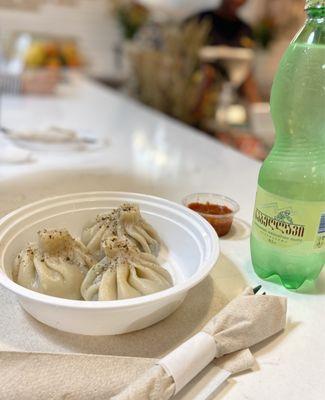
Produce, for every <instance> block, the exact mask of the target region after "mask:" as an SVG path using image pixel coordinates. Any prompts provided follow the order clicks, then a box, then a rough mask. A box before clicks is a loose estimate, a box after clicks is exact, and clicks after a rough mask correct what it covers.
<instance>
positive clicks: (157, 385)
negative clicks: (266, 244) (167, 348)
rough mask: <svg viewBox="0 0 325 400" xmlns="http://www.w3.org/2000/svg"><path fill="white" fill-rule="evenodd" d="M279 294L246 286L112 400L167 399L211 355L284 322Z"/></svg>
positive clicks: (273, 331) (256, 338)
mask: <svg viewBox="0 0 325 400" xmlns="http://www.w3.org/2000/svg"><path fill="white" fill-rule="evenodd" d="M286 310H287V302H286V299H285V298H283V297H276V296H267V295H266V296H259V295H256V296H255V295H254V291H253V289H251V288H247V289H246V290H245V291H244V292H243V293H242V294H241V295H240V296H238V297H237V298H235V299H234V300H232V301H231V302H230V303H229V304H228V305H227V306H226V307H225V308H224V309H223V310H221V312H219V313H218V314H217V315H216V316H215V317H213V318H212V319H211V320H210V321H209V322H208V324H207V325H206V326H205V327H204V328H203V330H202V331H201V332H199V333H198V334H196V335H195V336H193V337H192V338H190V339H189V340H188V341H186V342H185V343H183V344H182V345H181V346H179V347H178V348H177V349H175V350H174V351H172V352H171V353H169V354H168V355H167V356H165V357H164V358H162V359H161V360H159V361H158V362H157V365H155V366H154V367H152V368H151V369H150V370H149V371H147V372H146V373H145V374H143V375H142V376H141V377H140V378H139V379H137V380H136V381H135V382H133V383H132V384H131V385H129V386H128V387H127V388H126V389H125V390H123V391H122V392H121V393H120V394H118V395H117V396H114V397H112V400H147V399H150V400H168V399H171V398H172V397H173V396H175V395H176V394H177V393H178V392H180V391H181V390H182V389H183V388H184V386H186V385H187V383H189V382H190V381H191V380H192V379H193V378H194V377H195V376H196V375H197V374H199V373H200V372H201V371H202V370H203V369H204V368H205V367H206V366H207V365H208V364H209V363H210V362H211V361H212V360H213V359H214V358H220V357H222V356H223V355H226V354H230V353H234V352H236V351H239V350H243V349H247V348H249V347H250V346H253V345H255V344H257V343H260V342H261V341H263V340H265V339H267V338H269V337H271V336H273V335H275V334H276V333H278V332H280V331H281V330H283V329H284V327H285V324H286Z"/></svg>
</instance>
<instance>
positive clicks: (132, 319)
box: [0, 192, 219, 335]
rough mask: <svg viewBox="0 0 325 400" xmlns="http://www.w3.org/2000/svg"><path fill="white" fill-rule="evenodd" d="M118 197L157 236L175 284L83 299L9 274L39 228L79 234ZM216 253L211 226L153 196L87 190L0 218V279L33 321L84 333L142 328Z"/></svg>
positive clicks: (197, 278)
mask: <svg viewBox="0 0 325 400" xmlns="http://www.w3.org/2000/svg"><path fill="white" fill-rule="evenodd" d="M123 202H135V203H137V204H138V205H139V206H140V209H141V213H142V214H143V216H144V217H145V219H146V220H147V221H148V222H149V223H151V224H152V225H153V226H154V228H155V229H156V230H157V231H158V233H159V235H160V236H161V238H162V240H163V242H164V244H165V246H166V247H165V248H164V249H163V251H162V254H161V255H160V257H162V258H163V259H164V265H165V266H166V268H167V269H168V270H169V271H170V272H171V274H172V276H173V278H174V281H175V285H174V286H173V287H172V288H170V289H167V290H164V291H162V292H158V293H154V294H152V295H149V296H143V297H138V298H134V299H128V300H116V301H98V302H88V301H79V300H67V299H62V298H57V297H52V296H47V295H44V294H41V293H37V292H34V291H31V290H29V289H26V288H24V287H22V286H20V285H17V284H16V283H14V282H13V281H12V280H11V279H10V274H11V266H12V263H13V260H14V258H15V256H16V255H17V253H18V252H19V250H20V249H21V248H23V247H24V246H26V245H27V243H28V242H30V241H34V240H35V239H36V235H37V231H38V230H39V229H42V228H49V229H51V228H67V229H68V230H69V231H70V232H71V233H72V234H73V235H75V236H80V233H81V230H82V227H83V225H84V224H85V222H87V221H88V220H89V219H90V218H93V217H94V216H95V215H96V214H97V213H100V212H104V211H105V210H108V209H110V208H113V207H117V206H119V205H120V204H121V203H123ZM218 256H219V241H218V237H217V236H216V234H215V232H214V230H213V229H212V227H211V226H210V225H209V224H208V223H207V222H206V221H205V220H204V219H203V218H201V217H200V216H199V215H198V214H196V213H194V212H192V211H191V210H189V209H187V208H186V207H183V206H181V205H178V204H176V203H173V202H170V201H168V200H164V199H160V198H157V197H152V196H147V195H141V194H134V193H121V192H90V193H79V194H72V195H66V196H59V197H53V198H49V199H46V200H42V201H39V202H36V203H32V204H30V205H28V206H25V207H22V208H20V209H18V210H16V211H14V212H12V213H10V214H8V215H7V216H6V217H4V218H2V219H1V220H0V267H1V268H0V283H1V284H2V285H3V286H5V287H6V288H7V289H9V290H10V291H12V292H14V293H15V294H16V295H17V296H18V299H19V301H20V303H21V305H22V306H23V307H24V309H25V310H26V311H27V312H29V313H30V314H31V315H33V316H34V317H35V318H36V319H38V320H39V321H41V322H43V323H45V324H47V325H49V326H52V327H54V328H57V329H60V330H63V331H68V332H72V333H78V334H85V335H114V334H120V333H125V332H130V331H133V330H137V329H142V328H144V327H147V326H149V325H152V324H153V323H155V322H158V321H159V320H161V319H163V318H165V317H167V316H168V315H169V314H170V313H172V312H173V311H175V310H176V308H177V307H178V306H179V305H180V304H181V303H182V301H183V300H184V298H185V296H186V294H187V292H188V290H189V289H190V288H192V287H194V286H195V285H197V284H198V283H199V282H201V281H202V280H203V279H204V278H205V277H206V276H207V275H208V274H209V272H210V270H211V269H212V268H213V266H214V264H215V263H216V261H217V258H218Z"/></svg>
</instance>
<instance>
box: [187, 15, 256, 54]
mask: <svg viewBox="0 0 325 400" xmlns="http://www.w3.org/2000/svg"><path fill="white" fill-rule="evenodd" d="M190 19H191V20H197V21H199V22H201V21H209V22H210V25H211V31H210V34H209V39H208V43H207V44H209V45H211V46H216V45H226V46H231V47H251V44H252V40H253V32H252V29H251V28H250V26H249V25H247V24H246V23H245V22H244V21H242V20H241V19H240V18H238V17H235V18H234V19H227V18H225V17H222V16H221V15H218V14H217V12H216V11H204V12H202V13H200V14H198V15H196V16H194V17H192V18H190Z"/></svg>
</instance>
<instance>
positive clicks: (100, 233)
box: [82, 203, 161, 260]
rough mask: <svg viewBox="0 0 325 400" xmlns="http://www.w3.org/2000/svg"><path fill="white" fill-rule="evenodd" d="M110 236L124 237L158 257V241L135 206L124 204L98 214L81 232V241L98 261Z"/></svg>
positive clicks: (143, 250)
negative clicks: (104, 243) (103, 244)
mask: <svg viewBox="0 0 325 400" xmlns="http://www.w3.org/2000/svg"><path fill="white" fill-rule="evenodd" d="M112 236H118V237H122V236H126V237H128V238H129V239H130V240H131V241H132V242H133V243H135V244H136V245H137V246H138V248H139V249H140V250H141V251H142V252H144V253H148V254H153V255H158V253H159V249H160V242H161V241H160V239H159V236H158V234H157V232H156V231H155V230H154V228H153V227H152V226H151V225H150V224H148V223H147V222H146V221H145V220H144V218H143V217H142V215H141V213H140V209H139V207H138V206H137V205H136V204H129V203H125V204H122V205H121V206H120V207H118V208H116V209H114V210H112V211H111V212H110V213H107V214H100V215H98V216H97V217H96V219H95V221H92V222H91V223H90V224H89V225H88V226H86V227H85V228H84V230H83V232H82V241H83V243H84V244H85V245H86V246H87V249H88V250H89V251H90V252H92V253H93V254H95V255H96V257H97V259H98V260H100V259H101V258H102V257H104V251H103V248H102V246H101V243H102V241H103V240H105V239H107V238H110V237H112Z"/></svg>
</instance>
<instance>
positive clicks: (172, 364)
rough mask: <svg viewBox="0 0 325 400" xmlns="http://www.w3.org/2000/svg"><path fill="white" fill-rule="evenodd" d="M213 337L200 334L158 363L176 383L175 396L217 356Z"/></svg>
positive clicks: (203, 333) (204, 333)
mask: <svg viewBox="0 0 325 400" xmlns="http://www.w3.org/2000/svg"><path fill="white" fill-rule="evenodd" d="M216 348H217V347H216V343H215V340H214V338H213V336H211V335H209V334H208V333H206V332H199V333H198V334H196V335H195V336H193V337H191V338H190V339H189V340H187V341H186V342H185V343H183V344H182V345H181V346H179V347H178V348H177V349H175V350H174V351H172V352H171V353H169V354H168V355H167V356H166V357H164V358H162V359H161V360H159V361H158V364H159V365H161V366H162V367H163V368H164V370H165V371H166V372H167V374H168V375H169V376H171V377H172V378H173V379H174V382H175V388H176V389H175V394H176V393H178V392H179V391H181V390H182V389H183V387H184V386H186V385H187V384H188V383H189V382H190V381H191V380H192V379H193V378H194V377H195V376H196V375H197V374H199V373H200V372H201V371H202V370H203V369H204V368H205V367H206V366H207V365H209V364H210V362H211V361H212V360H213V359H214V358H215V356H216Z"/></svg>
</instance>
